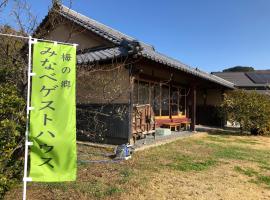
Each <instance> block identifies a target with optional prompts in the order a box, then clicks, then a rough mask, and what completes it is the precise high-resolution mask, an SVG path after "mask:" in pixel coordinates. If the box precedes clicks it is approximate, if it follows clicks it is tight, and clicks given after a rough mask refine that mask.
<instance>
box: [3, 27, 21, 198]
mask: <svg viewBox="0 0 270 200" xmlns="http://www.w3.org/2000/svg"><path fill="white" fill-rule="evenodd" d="M0 32H2V33H13V34H14V33H15V31H14V30H13V29H12V28H10V27H9V26H2V27H0ZM0 39H1V44H0V155H1V156H0V199H1V198H2V197H3V195H4V193H5V192H6V191H7V190H8V189H9V187H10V186H11V185H12V184H13V183H14V182H15V181H16V180H18V179H21V178H22V171H23V169H22V166H23V160H22V158H23V142H24V132H25V126H24V124H25V100H24V88H25V85H26V84H25V81H24V80H25V70H24V69H25V67H24V66H25V60H24V59H23V58H22V57H21V52H20V50H21V49H22V47H23V45H25V41H23V40H21V39H14V38H9V37H0Z"/></svg>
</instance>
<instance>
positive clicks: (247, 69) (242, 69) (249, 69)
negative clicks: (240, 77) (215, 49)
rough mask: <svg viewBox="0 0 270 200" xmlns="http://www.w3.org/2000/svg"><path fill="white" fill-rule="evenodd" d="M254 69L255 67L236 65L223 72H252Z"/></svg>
mask: <svg viewBox="0 0 270 200" xmlns="http://www.w3.org/2000/svg"><path fill="white" fill-rule="evenodd" d="M252 71H254V68H253V67H245V66H235V67H231V68H228V69H224V70H223V72H252Z"/></svg>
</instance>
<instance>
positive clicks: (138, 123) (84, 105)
mask: <svg viewBox="0 0 270 200" xmlns="http://www.w3.org/2000/svg"><path fill="white" fill-rule="evenodd" d="M34 35H35V36H36V37H42V38H48V39H51V40H56V41H65V42H71V43H77V44H78V45H79V46H78V52H77V130H78V138H79V139H84V140H91V141H93V140H95V141H102V142H106V143H117V144H121V143H127V142H129V141H130V140H131V139H132V138H133V136H134V135H136V134H140V133H146V132H149V133H152V132H153V131H154V130H155V128H156V127H159V126H162V123H165V122H168V121H170V122H177V123H181V122H183V123H184V124H187V123H191V126H190V130H191V131H194V130H195V125H196V124H197V123H200V124H205V125H221V124H222V120H221V119H220V118H218V117H217V115H215V114H213V113H215V112H214V111H215V110H216V108H217V107H218V106H219V105H220V102H221V100H222V94H223V92H224V91H225V90H230V89H233V88H234V85H233V84H232V83H231V82H229V81H226V80H224V79H222V78H219V77H217V76H215V75H211V74H208V73H206V72H203V71H201V70H199V69H197V68H196V69H194V68H192V67H190V66H188V65H186V64H183V63H181V62H180V61H178V60H175V59H173V58H170V57H168V56H166V55H163V54H161V53H159V52H158V51H156V50H155V48H154V47H153V46H152V45H148V44H145V43H144V42H141V41H138V40H136V39H135V38H133V37H130V36H128V35H126V34H123V33H121V32H119V31H117V30H115V29H113V28H111V27H108V26H106V25H104V24H102V23H100V22H97V21H95V20H93V19H91V18H88V17H86V16H84V15H82V14H80V13H77V12H75V11H74V10H71V9H69V8H67V7H65V6H63V5H59V4H55V5H54V6H53V8H52V9H51V10H50V12H49V13H48V15H47V16H46V17H45V19H44V20H43V21H42V23H41V24H40V26H39V27H38V29H37V30H36V32H35V33H34Z"/></svg>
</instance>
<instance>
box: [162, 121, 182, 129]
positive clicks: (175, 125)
mask: <svg viewBox="0 0 270 200" xmlns="http://www.w3.org/2000/svg"><path fill="white" fill-rule="evenodd" d="M162 127H164V128H169V129H170V130H171V131H180V127H181V123H175V122H169V123H164V124H162Z"/></svg>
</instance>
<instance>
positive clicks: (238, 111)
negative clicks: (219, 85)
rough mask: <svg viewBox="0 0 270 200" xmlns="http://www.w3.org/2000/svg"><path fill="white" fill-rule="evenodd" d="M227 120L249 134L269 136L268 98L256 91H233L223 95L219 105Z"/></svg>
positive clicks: (269, 113) (269, 114) (269, 100)
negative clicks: (236, 123)
mask: <svg viewBox="0 0 270 200" xmlns="http://www.w3.org/2000/svg"><path fill="white" fill-rule="evenodd" d="M221 107H222V110H223V112H224V113H225V115H226V117H227V120H228V121H230V122H232V123H234V122H238V123H239V124H240V130H241V132H243V131H250V132H251V134H269V125H270V124H269V123H270V98H269V96H268V95H263V94H259V93H257V92H256V91H245V90H235V91H230V92H228V93H226V94H225V95H224V101H223V103H222V105H221Z"/></svg>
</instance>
